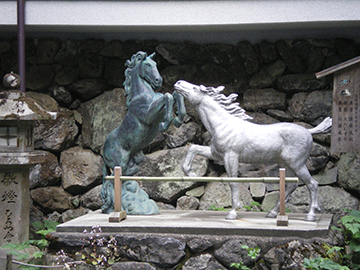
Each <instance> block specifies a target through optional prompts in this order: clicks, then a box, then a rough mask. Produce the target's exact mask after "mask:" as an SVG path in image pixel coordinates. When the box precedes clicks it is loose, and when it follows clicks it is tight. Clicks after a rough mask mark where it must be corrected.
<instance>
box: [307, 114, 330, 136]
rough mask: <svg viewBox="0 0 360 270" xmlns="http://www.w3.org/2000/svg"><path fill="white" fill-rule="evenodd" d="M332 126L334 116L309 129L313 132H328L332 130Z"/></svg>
mask: <svg viewBox="0 0 360 270" xmlns="http://www.w3.org/2000/svg"><path fill="white" fill-rule="evenodd" d="M331 126H332V118H331V117H326V118H325V119H324V120H323V121H322V122H321V123H320V124H318V125H317V126H316V127H314V128H310V129H308V131H310V133H311V134H318V133H326V132H328V131H330V129H331Z"/></svg>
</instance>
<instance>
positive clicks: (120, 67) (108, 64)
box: [104, 58, 126, 87]
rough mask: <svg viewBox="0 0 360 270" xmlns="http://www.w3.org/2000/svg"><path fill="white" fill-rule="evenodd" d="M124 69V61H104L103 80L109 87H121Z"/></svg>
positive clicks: (123, 79)
mask: <svg viewBox="0 0 360 270" xmlns="http://www.w3.org/2000/svg"><path fill="white" fill-rule="evenodd" d="M125 69H126V66H125V65H124V61H123V60H120V59H116V58H115V59H113V58H111V59H105V71H104V78H105V79H106V81H107V83H108V84H109V85H112V86H115V87H123V83H124V81H125V74H124V72H125Z"/></svg>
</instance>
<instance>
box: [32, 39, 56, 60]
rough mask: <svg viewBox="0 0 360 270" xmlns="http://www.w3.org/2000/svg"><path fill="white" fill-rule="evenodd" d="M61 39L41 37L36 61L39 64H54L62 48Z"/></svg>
mask: <svg viewBox="0 0 360 270" xmlns="http://www.w3.org/2000/svg"><path fill="white" fill-rule="evenodd" d="M60 47H61V42H60V39H56V38H41V39H39V40H38V42H37V45H36V61H37V63H38V64H53V63H54V62H55V56H56V54H57V53H58V51H59V50H60Z"/></svg>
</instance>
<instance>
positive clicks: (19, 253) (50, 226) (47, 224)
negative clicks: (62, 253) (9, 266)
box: [2, 220, 59, 270]
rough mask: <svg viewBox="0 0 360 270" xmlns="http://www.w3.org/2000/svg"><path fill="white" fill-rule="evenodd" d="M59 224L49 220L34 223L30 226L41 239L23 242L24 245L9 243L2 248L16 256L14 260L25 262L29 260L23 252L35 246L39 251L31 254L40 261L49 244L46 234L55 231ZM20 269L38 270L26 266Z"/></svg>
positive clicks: (27, 255)
mask: <svg viewBox="0 0 360 270" xmlns="http://www.w3.org/2000/svg"><path fill="white" fill-rule="evenodd" d="M58 224H59V223H57V222H54V221H50V220H45V221H44V222H40V221H37V222H34V223H33V224H32V226H33V227H34V228H35V229H37V230H38V231H36V233H37V234H40V235H41V239H38V240H35V239H30V240H28V241H25V242H24V243H20V244H13V243H9V244H6V245H4V246H3V247H2V248H4V249H9V251H7V252H8V253H10V254H12V255H13V256H16V258H17V259H18V260H20V261H22V260H27V259H28V258H29V253H27V252H25V250H26V249H27V248H30V247H31V246H36V247H38V248H39V249H40V251H36V252H34V253H33V257H34V258H35V259H41V258H42V257H43V256H44V250H45V248H46V247H47V246H48V244H49V242H48V241H47V240H46V238H45V236H46V235H47V234H49V233H50V232H53V231H55V230H56V226H57V225H58ZM21 268H22V269H32V270H35V269H38V268H34V267H27V266H22V267H21Z"/></svg>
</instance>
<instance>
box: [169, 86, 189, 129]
mask: <svg viewBox="0 0 360 270" xmlns="http://www.w3.org/2000/svg"><path fill="white" fill-rule="evenodd" d="M172 95H173V97H174V100H175V101H176V105H177V116H176V117H175V119H174V125H175V127H180V126H181V124H182V123H183V122H184V117H185V114H186V109H185V101H184V97H183V96H182V95H180V94H179V93H177V92H174V93H173V94H172Z"/></svg>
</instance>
